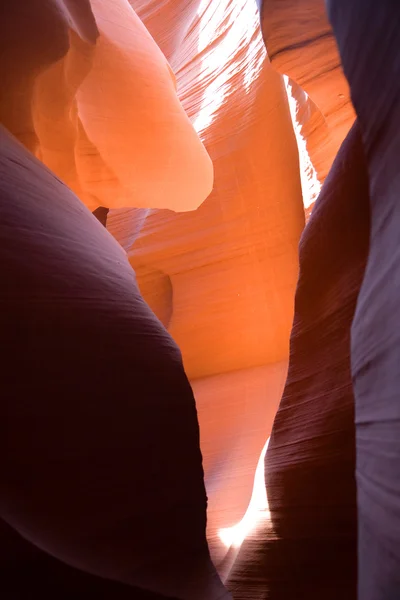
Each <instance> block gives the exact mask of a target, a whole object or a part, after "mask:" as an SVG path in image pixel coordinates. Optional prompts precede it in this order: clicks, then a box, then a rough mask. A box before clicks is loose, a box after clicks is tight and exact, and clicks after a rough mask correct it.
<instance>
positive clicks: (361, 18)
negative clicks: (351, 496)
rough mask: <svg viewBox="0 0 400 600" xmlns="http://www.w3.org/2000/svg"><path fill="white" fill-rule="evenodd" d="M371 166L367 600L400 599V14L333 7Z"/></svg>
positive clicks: (361, 330) (395, 6)
mask: <svg viewBox="0 0 400 600" xmlns="http://www.w3.org/2000/svg"><path fill="white" fill-rule="evenodd" d="M328 7H329V11H330V17H331V21H332V24H333V28H334V31H335V35H336V37H337V40H338V45H339V49H340V53H341V57H342V62H343V68H344V72H345V74H346V76H347V78H348V80H349V82H350V86H351V95H352V100H353V103H354V106H355V109H356V111H357V114H358V117H359V123H360V131H361V135H362V139H363V144H364V149H365V154H366V157H367V163H368V175H369V189H370V207H371V241H370V247H369V256H368V265H367V269H366V272H365V277H364V280H363V284H362V287H361V291H360V295H359V299H358V305H357V311H356V315H355V318H354V321H353V325H352V348H351V357H352V375H353V381H354V392H355V409H356V416H355V419H356V450H357V473H356V474H357V500H358V531H359V533H358V560H359V565H358V566H359V597H360V599H361V598H362V599H365V600H372V599H374V600H375V599H377V600H383V599H386V598H388V599H390V600H394V599H395V598H397V597H398V595H399V590H400V569H399V564H400V502H399V498H400V467H399V465H400V459H399V457H400V403H399V389H400V387H399V383H400V382H399V377H400V372H399V368H398V365H399V358H400V357H399V353H400V344H399V341H400V340H399V328H398V322H399V281H400V255H399V244H398V240H399V235H398V232H399V218H400V215H399V195H400V181H399V169H398V164H399V162H398V161H399V155H400V137H399V131H400V129H399V127H400V57H399V45H400V34H399V23H400V5H399V3H397V2H391V1H388V0H385V1H384V2H380V3H379V4H375V3H373V2H371V1H370V0H368V1H367V2H365V3H364V2H352V3H349V4H347V3H345V2H341V1H340V0H336V1H332V2H328Z"/></svg>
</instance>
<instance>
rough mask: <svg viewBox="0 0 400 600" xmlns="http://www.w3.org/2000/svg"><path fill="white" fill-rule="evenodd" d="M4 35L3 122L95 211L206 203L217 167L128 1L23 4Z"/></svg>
mask: <svg viewBox="0 0 400 600" xmlns="http://www.w3.org/2000/svg"><path fill="white" fill-rule="evenodd" d="M20 4H21V6H20ZM92 11H93V12H92ZM32 23H34V24H35V26H34V27H32V26H31V24H32ZM71 25H72V26H73V27H72V28H71ZM1 26H2V32H3V30H4V35H3V39H2V45H3V47H4V52H2V55H1V59H0V63H1V64H0V70H1V72H2V74H3V76H4V77H3V78H2V81H5V85H4V91H3V94H2V99H1V101H0V118H1V122H2V123H3V124H4V125H5V126H6V127H7V128H8V129H9V131H11V132H12V133H13V134H14V135H16V137H17V138H18V139H20V141H22V142H23V143H24V144H25V145H26V146H27V147H28V148H29V149H30V150H31V151H33V152H34V153H35V154H36V156H37V157H38V158H40V159H41V160H42V161H43V162H44V163H45V164H46V165H47V166H48V167H49V168H50V169H51V170H52V171H53V172H54V173H56V174H57V175H58V176H59V177H60V178H61V179H62V180H63V181H64V182H65V183H66V184H67V185H69V187H70V188H71V189H72V190H73V191H74V192H75V193H76V194H77V195H78V196H79V197H80V199H81V200H82V201H83V202H85V204H86V205H87V206H89V207H90V208H91V209H92V210H93V209H95V208H96V207H97V206H99V205H102V206H107V207H121V206H123V207H126V206H135V207H146V208H147V207H158V208H171V209H174V210H180V211H185V210H191V209H194V208H197V206H199V204H201V202H203V200H204V199H205V198H206V197H207V196H208V194H209V193H210V191H211V188H212V180H213V169H212V163H211V161H210V159H209V157H208V155H207V153H206V151H205V149H204V147H203V145H202V144H201V142H200V140H199V138H198V136H197V135H196V132H195V131H194V129H193V127H192V125H191V123H190V121H189V119H188V117H187V115H186V113H185V111H184V110H183V108H182V105H181V103H180V102H179V99H178V97H177V95H176V91H175V78H174V75H173V73H172V71H171V68H170V66H169V65H168V63H167V61H166V60H165V57H164V56H163V54H162V52H161V51H160V49H159V48H158V46H157V44H156V43H155V42H154V40H153V39H152V38H151V36H150V35H149V33H148V31H147V30H146V28H145V27H144V26H143V24H142V22H141V20H140V19H139V18H138V16H137V15H136V13H135V11H134V10H133V9H132V8H131V6H130V5H129V3H128V2H127V0H111V1H110V2H108V1H107V2H104V1H102V0H92V1H91V2H89V1H88V0H86V1H84V2H82V3H77V2H74V1H72V0H68V2H66V3H63V2H62V0H59V1H58V2H57V0H49V1H47V2H46V3H42V4H40V3H38V2H37V0H34V1H33V2H27V3H16V4H14V5H13V6H8V7H7V9H4V16H3V17H2V25H1ZM86 29H88V31H89V33H88V34H86ZM49 31H51V34H50V35H49V34H48V32H49ZM13 36H15V39H14V37H13ZM21 39H22V40H23V41H21ZM32 48H34V49H35V50H34V51H33V50H32ZM150 181H151V185H149V182H150Z"/></svg>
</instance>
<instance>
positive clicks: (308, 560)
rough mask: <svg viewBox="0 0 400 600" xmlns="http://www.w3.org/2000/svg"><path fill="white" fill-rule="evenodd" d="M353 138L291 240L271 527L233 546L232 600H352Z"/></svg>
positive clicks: (357, 223)
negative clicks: (293, 251)
mask: <svg viewBox="0 0 400 600" xmlns="http://www.w3.org/2000/svg"><path fill="white" fill-rule="evenodd" d="M368 201H369V195H368V176H367V165H366V161H365V157H364V152H363V146H362V142H361V136H360V130H359V127H358V126H354V127H353V128H352V130H351V131H350V133H349V135H348V137H347V138H346V140H345V142H344V143H343V145H342V147H341V149H340V152H339V154H338V156H337V158H336V160H335V162H334V165H333V167H332V170H331V172H330V174H329V176H328V178H327V179H326V181H325V184H324V187H323V189H322V192H321V194H320V197H319V199H318V201H317V203H316V206H315V210H314V211H313V214H312V216H311V219H310V221H309V224H308V226H307V228H306V230H305V231H304V234H303V236H302V240H301V244H300V277H299V282H298V287H297V291H296V301H295V317H294V323H293V329H292V334H291V343H290V361H289V371H288V377H287V381H286V386H285V390H284V393H283V397H282V401H281V403H280V406H279V410H278V413H277V416H276V419H275V422H274V427H273V431H272V435H271V439H270V443H269V447H268V452H267V455H266V461H265V482H266V490H267V496H268V504H269V511H270V520H269V521H268V522H265V523H264V525H263V526H262V527H261V528H260V529H259V530H257V531H256V533H255V535H254V536H253V537H250V538H249V539H248V540H247V542H245V544H244V545H243V547H242V549H241V553H240V554H239V556H238V558H237V561H236V565H235V569H234V572H233V573H232V574H231V578H230V582H229V583H230V586H231V589H232V590H233V592H234V597H235V599H236V598H237V599H239V600H242V599H243V600H244V599H245V598H248V597H250V596H249V590H251V598H253V599H254V600H258V599H264V598H277V599H278V598H279V599H282V600H283V599H286V598H299V599H303V598H304V600H306V599H308V600H310V599H314V598H315V599H318V598H321V596H323V597H324V598H328V599H329V600H330V599H332V600H333V599H334V598H337V597H340V598H346V600H347V599H349V600H351V599H354V598H356V584H357V574H356V561H357V539H356V530H357V512H356V484H355V428H354V396H353V389H352V382H351V370H350V328H351V323H352V320H353V317H354V312H355V307H356V302H357V297H358V293H359V290H360V285H361V281H362V277H363V274H364V269H365V265H366V260H367V253H368V238H369V218H368V217H369V210H368V208H369V207H368Z"/></svg>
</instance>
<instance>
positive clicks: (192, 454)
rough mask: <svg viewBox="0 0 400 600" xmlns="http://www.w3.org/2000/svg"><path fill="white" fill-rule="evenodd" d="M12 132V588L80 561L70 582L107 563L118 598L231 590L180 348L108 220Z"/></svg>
mask: <svg viewBox="0 0 400 600" xmlns="http://www.w3.org/2000/svg"><path fill="white" fill-rule="evenodd" d="M0 136H1V140H0V147H1V153H0V181H1V186H0V202H1V209H2V220H1V225H0V239H1V248H2V250H1V253H0V263H1V270H2V293H1V297H0V300H1V311H0V320H1V323H0V328H1V331H2V336H3V343H4V344H6V345H7V347H8V352H7V356H6V357H4V359H3V362H2V381H1V386H2V387H1V392H2V393H1V398H2V418H1V424H0V440H1V441H0V456H1V458H0V463H1V464H0V470H1V477H0V517H1V520H2V521H5V522H6V523H7V524H8V525H9V526H10V527H11V528H12V529H14V530H15V532H17V533H19V534H20V535H21V536H23V538H25V540H27V542H26V543H23V542H22V541H21V539H19V537H18V539H17V538H16V533H14V534H12V533H10V530H9V529H8V528H4V529H2V531H1V532H0V555H1V556H2V557H4V560H2V561H1V564H0V569H4V570H5V573H6V574H7V578H3V577H0V591H1V595H2V596H3V592H4V594H5V592H6V590H7V589H9V588H10V586H11V587H12V589H15V594H18V595H17V598H18V597H21V596H23V594H22V591H21V589H22V590H25V594H31V593H32V594H33V597H34V598H40V597H42V596H41V592H42V589H43V588H45V587H46V586H49V587H50V589H55V588H57V586H58V585H62V582H63V580H64V579H65V580H67V581H68V579H69V578H70V576H71V581H70V582H69V583H68V585H69V586H70V588H69V589H71V590H73V591H74V593H73V596H74V597H82V593H83V592H82V589H84V590H91V589H92V588H93V589H94V591H96V590H97V589H98V588H99V586H100V583H99V582H96V577H100V578H105V579H107V580H109V581H110V582H112V581H115V582H117V583H119V584H124V585H122V586H120V585H117V586H116V588H115V594H114V593H111V590H113V588H112V586H111V583H109V584H107V586H108V587H107V589H110V593H111V595H112V597H117V598H118V593H121V594H122V596H121V597H125V596H126V589H125V587H124V586H131V587H132V588H133V590H135V589H136V591H137V593H138V596H134V597H138V598H142V597H143V598H145V597H147V596H146V595H145V594H141V593H140V590H139V591H138V589H139V588H142V589H144V590H148V591H150V592H153V593H155V592H156V593H159V594H161V595H164V596H166V597H175V598H179V599H185V598H187V600H192V598H199V599H200V598H216V599H217V598H218V599H219V598H220V597H225V596H224V589H223V587H222V584H221V583H220V580H219V578H218V576H217V574H216V572H215V570H214V568H213V566H212V564H211V561H210V558H209V553H208V548H207V543H206V537H205V527H206V495H205V489H204V482H203V469H202V460H201V453H200V448H199V432H198V424H197V415H196V409H195V402H194V397H193V393H192V390H191V387H190V385H189V382H188V380H187V377H186V375H185V373H184V370H183V366H182V361H181V355H180V352H179V350H178V348H177V346H176V344H175V343H174V342H173V340H172V338H171V337H170V336H169V335H168V333H167V332H166V330H165V329H164V328H163V326H162V325H161V323H160V322H159V321H158V320H157V319H156V318H155V316H154V315H153V313H152V312H151V310H150V309H149V308H148V306H147V305H146V304H145V302H144V301H143V300H142V298H141V296H140V293H139V290H138V287H137V285H136V280H135V276H134V273H133V271H132V269H131V267H130V264H129V261H128V260H127V258H126V255H125V253H124V251H123V250H122V248H121V247H120V246H119V245H118V244H117V242H116V241H115V240H114V239H113V238H112V236H111V235H110V234H109V233H108V232H107V231H106V229H105V228H104V227H103V226H102V225H101V224H100V223H99V221H98V220H97V219H96V218H95V217H94V216H93V215H92V214H90V212H89V211H88V210H87V209H86V208H85V207H84V205H83V204H82V203H81V202H80V201H79V200H78V198H77V197H76V196H74V194H73V193H72V192H71V191H70V190H69V189H68V188H67V187H66V186H65V185H63V184H62V183H61V182H60V181H59V180H58V179H57V178H56V177H55V176H54V175H53V174H52V173H51V172H50V171H48V170H47V169H46V168H45V167H44V166H43V164H41V163H40V162H39V161H38V160H36V159H35V158H34V157H33V156H32V154H30V153H29V152H28V151H27V150H26V149H24V148H23V147H22V146H21V145H20V144H19V143H18V142H17V141H16V140H15V139H14V138H13V137H12V136H11V135H10V134H8V133H7V132H6V130H5V129H4V128H2V129H1V130H0ZM27 257H29V260H28V259H27ZM21 373H24V377H21ZM28 542H29V544H28ZM30 544H33V545H34V546H35V547H36V549H32V548H31V547H30ZM10 546H11V548H13V549H14V550H13V551H12V552H11V555H12V554H14V557H13V558H14V561H13V562H14V563H15V567H17V566H18V560H19V561H20V569H19V571H18V573H19V581H18V582H17V583H15V586H14V585H13V584H12V583H11V584H10V578H11V580H12V572H11V573H10V571H9V568H8V567H9V555H10ZM40 551H44V552H45V553H46V555H50V556H51V557H53V558H52V559H49V558H47V557H46V556H42V554H41V552H40ZM58 561H60V562H58ZM32 563H33V564H32ZM36 564H37V565H38V570H39V571H38V573H36V569H35V565H36ZM62 564H66V565H68V566H69V567H71V568H72V569H70V568H69V567H68V568H67V569H66V570H64V569H63V568H62ZM24 569H26V570H27V578H26V579H25V578H24V575H23V574H24ZM47 569H49V575H48V580H49V581H48V582H47V576H46V580H42V581H40V575H39V573H40V572H41V573H42V577H43V578H44V577H45V575H44V574H45V573H46V571H47ZM73 569H77V571H74V570H73ZM81 572H84V573H86V574H88V576H85V575H82V574H81ZM35 577H37V579H36V580H35ZM7 580H8V588H5V589H4V588H3V589H1V585H2V584H4V586H6V584H7ZM29 582H32V585H33V590H31V588H30V586H29ZM66 585H67V584H66ZM81 585H82V586H83V588H82V587H81ZM25 586H26V587H25ZM12 593H13V592H12ZM71 593H72V591H71ZM79 594H80V595H79ZM11 597H15V596H11ZM23 597H26V596H23ZM150 597H151V596H150Z"/></svg>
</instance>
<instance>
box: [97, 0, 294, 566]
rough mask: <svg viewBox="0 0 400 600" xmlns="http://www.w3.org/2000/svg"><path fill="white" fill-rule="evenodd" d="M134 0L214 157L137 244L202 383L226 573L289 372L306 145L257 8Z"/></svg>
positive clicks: (142, 281)
mask: <svg viewBox="0 0 400 600" xmlns="http://www.w3.org/2000/svg"><path fill="white" fill-rule="evenodd" d="M132 4H133V6H134V7H135V9H136V10H137V11H138V14H139V16H141V18H142V19H143V21H144V23H145V25H146V26H147V27H148V28H149V31H150V32H151V33H152V35H153V36H154V38H155V40H156V41H157V43H158V44H159V46H160V48H161V49H162V50H163V51H164V52H165V53H166V56H167V58H168V60H169V61H170V63H171V65H172V67H173V69H174V71H175V74H176V81H177V91H178V94H179V97H180V99H181V101H182V103H183V106H184V107H185V109H186V111H187V113H188V115H189V117H190V118H191V120H192V122H193V124H194V126H195V127H196V128H197V130H198V131H199V133H200V136H201V138H202V140H203V142H204V144H205V147H206V149H207V151H208V153H209V155H210V157H211V158H212V160H213V164H214V174H215V180H214V189H213V192H212V193H211V195H210V196H209V198H208V199H207V200H206V202H205V203H204V204H203V205H202V206H201V207H200V208H199V209H198V210H197V211H196V212H193V213H188V214H185V215H176V214H172V213H170V212H162V211H152V212H151V213H150V214H148V215H147V217H146V219H145V221H144V223H143V226H142V228H141V229H140V231H139V232H138V233H137V236H136V238H135V240H134V243H133V244H132V245H131V246H125V248H126V250H127V252H128V255H129V259H130V262H131V264H132V266H133V268H134V269H135V271H136V273H137V276H138V283H139V286H140V287H141V290H142V292H143V294H144V298H145V299H146V300H147V301H148V302H149V304H150V306H153V307H155V310H156V314H158V316H159V317H160V319H161V320H162V321H163V322H164V324H166V325H167V327H168V330H169V332H170V333H171V335H172V336H173V338H174V339H175V340H176V342H177V343H178V345H179V347H180V349H181V351H182V355H183V361H184V365H185V369H186V372H187V374H188V376H189V378H190V380H191V382H192V385H193V389H194V392H195V396H196V403H197V408H198V414H199V422H200V430H201V440H202V445H201V447H202V452H203V460H204V468H205V481H206V487H207V494H208V498H209V509H208V540H209V544H210V549H211V554H212V557H213V559H214V561H215V563H216V565H217V566H218V568H219V569H220V572H221V573H222V574H223V575H224V576H226V573H227V569H228V567H227V564H229V560H228V559H227V558H226V557H227V554H228V548H227V547H226V545H225V544H224V543H223V542H222V540H221V537H220V531H221V530H222V529H226V528H229V527H231V526H234V525H235V524H236V523H237V522H239V521H240V520H241V518H242V517H243V515H244V514H245V512H246V508H247V506H248V503H249V501H250V497H251V493H252V487H253V479H254V471H255V467H256V464H257V460H258V457H259V455H260V452H261V450H262V448H263V446H264V444H265V441H266V439H267V437H268V436H269V433H270V431H271V426H272V421H273V417H274V414H275V411H276V408H277V405H278V402H279V398H280V396H281V393H282V389H283V384H284V380H285V376H286V369H287V357H288V339H289V331H290V327H291V322H292V315H293V294H294V286H295V282H296V278H297V244H298V239H299V236H300V233H301V231H302V228H303V225H304V212H303V208H302V197H301V187H300V176H299V166H298V154H297V146H296V140H295V136H294V132H293V127H292V122H291V116H290V112H289V106H288V101H287V95H286V89H285V86H284V82H283V79H282V77H281V76H280V75H278V74H276V73H275V71H274V70H273V69H272V68H271V66H270V64H269V61H268V59H267V57H266V53H265V48H264V45H263V41H262V36H261V31H260V26H259V17H258V14H257V9H256V6H255V5H254V4H253V2H248V1H247V0H242V1H241V2H231V1H229V0H223V1H222V2H219V3H215V2H211V1H202V2H186V3H184V4H185V10H184V11H183V12H182V13H181V12H180V10H178V9H179V6H178V5H179V3H176V2H175V1H171V2H164V3H162V4H154V3H153V4H150V5H149V4H148V3H145V2H132ZM166 23H168V24H169V26H168V27H166V26H164V24H166ZM182 30H183V31H184V34H182ZM266 157H268V159H267V160H266ZM132 216H133V215H132V213H127V215H126V218H127V221H126V226H125V227H124V216H123V211H119V212H118V224H117V223H116V221H115V220H113V219H115V218H116V215H115V213H114V214H113V212H112V211H111V213H110V219H109V223H108V227H109V229H110V231H111V232H112V233H113V234H114V235H115V236H116V237H117V239H126V237H127V235H126V233H125V232H127V231H128V230H129V229H130V228H131V225H130V223H129V221H128V219H130V218H132ZM167 280H168V281H169V285H170V289H171V293H169V294H167V295H166V294H165V283H164V282H166V281H167ZM166 314H168V315H169V318H168V322H166V321H165V315H166ZM238 339H240V343H238V342H237V340H238ZM211 349H212V351H211ZM232 552H234V550H231V553H232Z"/></svg>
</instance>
